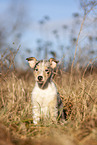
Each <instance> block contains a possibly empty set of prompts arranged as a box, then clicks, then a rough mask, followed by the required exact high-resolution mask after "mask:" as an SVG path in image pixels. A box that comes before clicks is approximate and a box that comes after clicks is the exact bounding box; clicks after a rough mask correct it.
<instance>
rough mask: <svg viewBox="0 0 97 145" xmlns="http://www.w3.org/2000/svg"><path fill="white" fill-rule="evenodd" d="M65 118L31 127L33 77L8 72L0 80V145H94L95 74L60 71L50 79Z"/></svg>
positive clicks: (96, 114) (96, 141)
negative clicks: (57, 121) (54, 86)
mask: <svg viewBox="0 0 97 145" xmlns="http://www.w3.org/2000/svg"><path fill="white" fill-rule="evenodd" d="M54 81H55V83H56V86H57V88H58V91H59V93H60V96H61V98H62V101H63V104H64V109H65V110H66V114H67V118H66V121H65V122H64V123H58V124H54V123H53V122H49V121H47V122H41V123H40V124H38V125H33V123H32V121H33V119H32V107H31V91H32V89H33V86H34V77H33V74H31V73H29V72H28V71H27V72H10V73H8V74H7V75H6V76H5V75H4V74H1V78H0V145H5V144H8V145H26V144H27V145H32V144H35V145H45V144H47V145H54V144H56V145H57V144H58V145H59V144H60V145H97V74H96V73H95V72H94V73H93V74H87V75H85V76H83V75H82V74H81V73H79V72H77V73H74V74H72V76H71V75H70V74H69V73H65V72H62V74H61V75H56V76H55V78H54Z"/></svg>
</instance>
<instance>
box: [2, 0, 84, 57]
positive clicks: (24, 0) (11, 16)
mask: <svg viewBox="0 0 97 145" xmlns="http://www.w3.org/2000/svg"><path fill="white" fill-rule="evenodd" d="M11 5H12V7H11ZM10 9H12V11H11V13H9V10H10ZM18 9H22V11H24V12H25V18H26V19H27V20H26V23H27V24H25V22H24V24H23V25H22V26H23V27H24V28H23V29H22V26H21V29H19V31H21V33H22V35H23V36H22V38H21V39H20V40H19V41H17V42H16V40H14V37H13V35H11V37H9V38H8V44H9V45H10V44H12V43H13V42H15V44H16V47H17V46H18V45H19V44H20V45H21V48H20V51H21V52H22V55H25V49H26V48H30V49H31V50H32V53H31V54H30V55H32V56H33V55H36V53H37V52H36V40H37V38H40V37H41V38H42V39H46V40H49V41H51V40H53V37H52V35H51V32H52V31H53V30H54V29H57V30H60V31H62V30H61V26H62V25H64V24H66V25H71V23H72V14H73V13H77V12H81V8H80V4H79V0H17V1H15V0H0V17H1V20H2V21H1V23H4V24H5V25H6V26H7V27H8V29H11V23H13V22H14V20H15V18H16V16H17V15H16V13H15V12H14V11H15V10H16V11H18ZM44 16H49V17H50V20H49V22H48V23H47V24H46V26H45V28H43V29H41V28H40V26H39V23H38V22H39V21H40V20H42V19H43V18H44ZM21 19H22V18H21ZM40 29H41V30H40ZM40 31H41V32H40ZM61 33H62V32H61ZM66 37H68V34H66V35H65V43H67V41H66V39H67V38H66ZM53 41H54V40H53ZM26 55H27V57H29V54H26ZM58 57H61V55H60V54H59V56H58Z"/></svg>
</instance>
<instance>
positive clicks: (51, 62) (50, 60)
mask: <svg viewBox="0 0 97 145" xmlns="http://www.w3.org/2000/svg"><path fill="white" fill-rule="evenodd" d="M49 62H50V66H51V68H53V69H54V68H55V67H56V66H57V63H58V62H59V61H57V60H55V59H54V58H50V59H49Z"/></svg>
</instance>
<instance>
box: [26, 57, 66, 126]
mask: <svg viewBox="0 0 97 145" xmlns="http://www.w3.org/2000/svg"><path fill="white" fill-rule="evenodd" d="M26 60H28V63H29V65H30V67H31V68H32V69H34V77H35V87H34V89H33V91H32V114H33V123H34V124H38V122H39V121H40V120H41V118H43V119H46V118H47V119H48V118H49V119H51V120H52V121H53V122H57V120H58V119H59V118H64V112H63V104H62V101H61V98H60V95H59V93H58V91H57V88H56V86H55V84H54V82H53V81H52V75H53V70H54V69H55V68H56V66H57V63H58V62H59V61H56V60H55V59H53V58H50V59H49V60H40V61H38V60H37V59H36V58H35V57H29V58H27V59H26Z"/></svg>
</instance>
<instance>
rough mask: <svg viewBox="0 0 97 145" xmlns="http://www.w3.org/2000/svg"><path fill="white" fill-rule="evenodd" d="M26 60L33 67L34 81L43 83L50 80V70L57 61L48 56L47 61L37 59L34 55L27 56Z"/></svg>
mask: <svg viewBox="0 0 97 145" xmlns="http://www.w3.org/2000/svg"><path fill="white" fill-rule="evenodd" d="M26 60H28V62H29V65H30V67H31V68H33V69H34V76H35V81H36V82H38V84H39V85H44V84H45V83H46V82H47V81H49V80H50V78H51V75H52V70H53V69H54V68H55V67H56V65H57V63H58V61H56V60H55V59H53V58H50V59H49V60H48V61H47V60H40V61H37V60H36V58H35V57H29V58H27V59H26Z"/></svg>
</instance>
